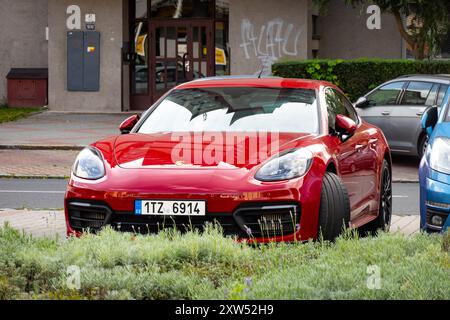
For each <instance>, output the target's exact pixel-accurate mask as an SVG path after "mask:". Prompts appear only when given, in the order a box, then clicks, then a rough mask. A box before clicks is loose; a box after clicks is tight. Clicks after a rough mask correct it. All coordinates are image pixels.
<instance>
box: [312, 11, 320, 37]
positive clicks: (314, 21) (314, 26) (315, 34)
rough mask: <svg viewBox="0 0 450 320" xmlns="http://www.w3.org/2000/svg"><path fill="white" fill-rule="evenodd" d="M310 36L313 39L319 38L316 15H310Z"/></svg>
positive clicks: (317, 17)
mask: <svg viewBox="0 0 450 320" xmlns="http://www.w3.org/2000/svg"><path fill="white" fill-rule="evenodd" d="M312 38H313V40H319V39H320V32H319V16H316V15H313V16H312Z"/></svg>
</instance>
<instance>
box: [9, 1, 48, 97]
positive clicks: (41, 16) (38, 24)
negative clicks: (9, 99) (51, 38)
mask: <svg viewBox="0 0 450 320" xmlns="http://www.w3.org/2000/svg"><path fill="white" fill-rule="evenodd" d="M46 26H47V0H1V1H0V104H1V103H4V102H6V95H7V93H6V92H7V91H6V79H5V77H6V75H7V74H8V72H9V70H10V69H11V68H46V67H47V63H48V59H47V58H48V56H47V40H46V38H45V28H46Z"/></svg>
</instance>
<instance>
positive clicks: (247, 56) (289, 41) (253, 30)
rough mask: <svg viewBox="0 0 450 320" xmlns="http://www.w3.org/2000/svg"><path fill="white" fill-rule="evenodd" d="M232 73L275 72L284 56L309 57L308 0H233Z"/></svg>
mask: <svg viewBox="0 0 450 320" xmlns="http://www.w3.org/2000/svg"><path fill="white" fill-rule="evenodd" d="M229 33H230V47H231V52H230V55H231V74H232V75H240V74H247V75H248V74H258V73H259V72H260V71H261V67H262V66H264V71H263V74H264V75H267V74H270V73H271V65H272V64H273V63H274V62H277V61H280V60H283V59H306V58H307V57H308V1H307V0H265V1H260V0H230V23H229Z"/></svg>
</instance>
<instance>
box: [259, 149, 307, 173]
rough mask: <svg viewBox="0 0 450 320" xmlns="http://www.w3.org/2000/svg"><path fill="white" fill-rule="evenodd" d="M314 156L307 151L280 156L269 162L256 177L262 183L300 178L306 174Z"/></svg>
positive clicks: (297, 151) (291, 152)
mask: <svg viewBox="0 0 450 320" xmlns="http://www.w3.org/2000/svg"><path fill="white" fill-rule="evenodd" d="M312 158H313V154H312V152H311V151H309V150H306V149H298V150H293V151H290V152H288V153H284V154H280V155H279V156H278V157H276V158H274V159H272V160H270V161H268V162H267V163H266V164H264V165H263V166H262V167H261V169H259V170H258V172H257V173H256V175H255V179H257V180H260V181H280V180H289V179H293V178H298V177H301V176H303V175H305V174H306V172H307V171H308V169H309V167H310V166H311V162H312Z"/></svg>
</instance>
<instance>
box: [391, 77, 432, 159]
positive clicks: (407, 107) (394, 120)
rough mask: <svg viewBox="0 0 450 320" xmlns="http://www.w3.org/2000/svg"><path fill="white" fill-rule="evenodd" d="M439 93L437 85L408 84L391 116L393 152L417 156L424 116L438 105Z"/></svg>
mask: <svg viewBox="0 0 450 320" xmlns="http://www.w3.org/2000/svg"><path fill="white" fill-rule="evenodd" d="M438 92H439V84H437V83H433V82H426V81H411V82H409V83H408V84H407V87H406V89H405V90H404V93H403V94H402V97H401V101H400V103H399V104H398V105H396V106H393V108H392V111H391V115H390V124H389V126H390V130H391V134H392V135H391V136H390V137H389V138H388V140H389V145H390V146H391V149H392V151H394V152H404V153H409V154H417V150H418V149H417V148H418V147H417V146H418V140H419V138H420V134H421V132H422V126H421V117H422V114H423V113H424V111H425V109H426V108H428V107H430V106H433V105H435V104H436V100H437V95H438Z"/></svg>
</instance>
